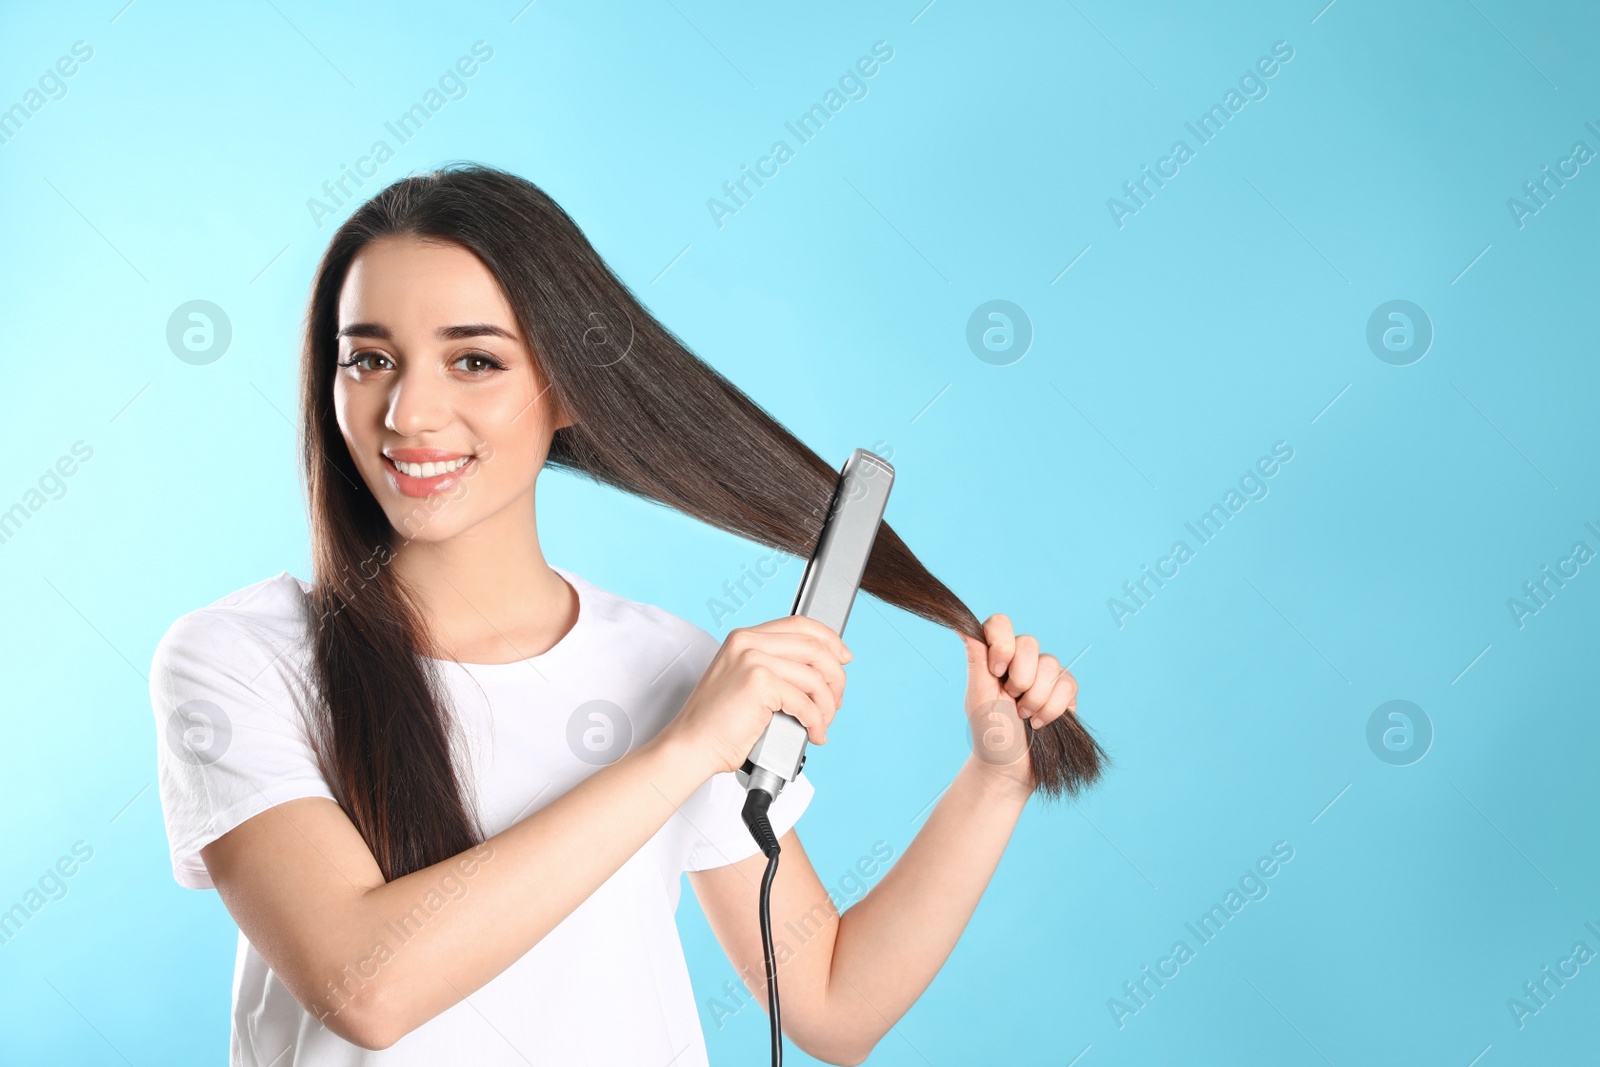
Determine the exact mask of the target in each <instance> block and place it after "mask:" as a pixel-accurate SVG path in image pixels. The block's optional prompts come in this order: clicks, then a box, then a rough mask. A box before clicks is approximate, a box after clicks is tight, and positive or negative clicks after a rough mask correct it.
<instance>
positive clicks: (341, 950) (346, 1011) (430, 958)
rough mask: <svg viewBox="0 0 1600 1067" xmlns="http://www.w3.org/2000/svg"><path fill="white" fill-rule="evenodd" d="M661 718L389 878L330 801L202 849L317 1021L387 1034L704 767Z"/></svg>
mask: <svg viewBox="0 0 1600 1067" xmlns="http://www.w3.org/2000/svg"><path fill="white" fill-rule="evenodd" d="M685 748H686V746H685V745H684V744H683V743H682V742H680V741H677V740H676V739H675V736H674V735H673V734H672V732H670V731H663V732H662V733H660V734H658V735H656V737H655V738H653V739H652V740H650V741H648V742H646V743H644V744H642V745H640V746H639V747H638V748H636V749H635V750H634V751H632V752H630V753H628V754H627V755H626V756H623V757H622V758H621V759H619V760H617V761H616V762H615V763H612V764H610V765H609V766H606V767H603V768H601V769H600V770H598V771H596V772H594V773H593V774H591V775H589V776H588V777H587V778H585V779H584V780H583V781H582V782H580V783H578V784H577V785H576V786H574V787H573V788H572V789H571V790H569V791H568V792H566V793H565V794H563V795H562V796H560V797H558V798H557V799H555V800H553V801H551V802H550V803H549V804H548V805H547V806H545V807H544V808H541V809H540V810H539V811H537V812H534V813H533V814H532V815H529V816H528V817H527V818H525V819H523V820H522V821H520V822H518V823H517V824H516V825H514V826H512V827H511V828H509V829H507V830H505V831H504V832H502V833H499V834H496V835H495V836H493V837H491V838H489V839H488V840H487V841H485V842H484V843H483V844H481V845H479V846H477V847H475V848H473V849H470V850H468V851H467V852H464V853H462V854H461V855H460V856H457V857H453V858H452V859H449V860H445V861H443V862H441V863H436V864H434V865H433V866H431V867H426V868H424V869H422V870H419V871H414V872H412V873H411V874H408V875H406V876H404V877H402V878H397V879H395V880H394V881H392V882H387V883H386V882H384V880H383V875H382V873H381V872H380V871H379V868H378V865H377V862H376V860H374V859H373V857H372V852H371V851H370V850H369V849H368V848H367V845H366V842H364V841H363V840H362V838H361V835H360V833H359V832H357V830H356V828H355V826H354V825H353V824H352V823H351V822H350V820H349V818H348V817H347V816H346V815H345V814H344V812H343V810H341V809H340V807H339V806H338V805H337V804H335V803H333V802H332V801H330V800H328V799H326V798H323V797H307V798H303V799H300V800H294V801H290V802H288V803H286V804H280V805H278V806H276V807H274V808H270V809H268V810H267V811H264V812H262V813H261V814H259V815H257V816H255V817H254V818H251V819H249V820H247V821H245V822H244V823H242V824H240V825H239V826H237V827H235V828H234V829H233V830H231V831H229V832H228V833H226V834H224V835H223V836H221V837H219V838H218V839H217V840H216V841H214V842H212V843H211V844H209V845H207V846H206V847H205V848H204V849H202V850H201V852H200V855H201V858H202V859H203V860H204V861H205V864H206V869H207V870H208V871H209V872H210V874H211V879H212V881H213V882H214V883H215V884H216V887H217V890H218V892H219V893H220V894H221V896H222V900H223V903H224V904H226V905H227V908H228V911H229V912H230V913H232V915H233V918H234V921H235V922H237V923H238V924H239V929H240V930H242V931H243V932H244V935H245V937H247V938H248V939H249V941H250V943H251V944H252V945H254V946H255V948H256V950H257V951H258V952H260V953H261V956H262V958H263V959H265V960H266V961H267V964H268V965H269V966H270V967H271V968H272V970H273V973H275V974H277V975H278V977H279V978H280V979H282V981H283V983H284V985H285V986H287V987H288V989H289V991H290V992H291V993H293V994H294V996H295V998H296V999H297V1000H299V1001H300V1003H301V1004H302V1005H304V1006H305V1007H306V1010H307V1011H309V1012H311V1013H312V1014H313V1015H315V1016H317V1017H318V1018H319V1019H320V1020H321V1021H322V1023H323V1025H325V1026H327V1028H328V1029H330V1030H332V1031H333V1032H334V1033H336V1034H338V1035H339V1036H340V1037H343V1038H344V1039H345V1040H347V1041H351V1042H353V1043H355V1044H357V1045H360V1046H362V1047H363V1048H368V1049H382V1048H387V1047H388V1046H390V1045H392V1044H393V1043H394V1042H396V1041H398V1040H399V1039H400V1038H401V1037H403V1036H404V1035H405V1034H407V1033H409V1032H410V1031H411V1030H413V1029H415V1028H416V1027H417V1026H420V1025H421V1024H422V1023H424V1022H426V1021H427V1020H429V1019H431V1018H433V1017H434V1016H435V1015H438V1014H439V1013H440V1012H442V1011H444V1010H445V1009H447V1008H449V1007H451V1006H452V1005H454V1004H456V1003H457V1002H459V1001H460V1000H461V999H462V998H464V997H466V996H468V995H470V994H471V993H473V992H474V991H476V990H477V989H479V988H480V987H481V986H483V985H484V984H485V983H486V982H488V981H489V980H490V979H492V978H494V977H495V976H496V975H498V974H499V973H500V972H501V971H504V970H505V969H506V968H507V967H509V966H510V965H511V964H512V963H514V962H516V960H517V959H518V958H519V957H521V956H522V955H523V954H524V953H526V952H527V951H528V950H529V949H530V948H532V947H533V946H534V945H535V944H537V943H538V942H539V940H540V939H541V938H543V937H544V936H545V935H546V934H547V933H549V932H550V931H551V930H552V929H554V928H555V927H556V925H558V924H559V923H560V922H561V920H562V919H564V918H566V916H567V915H569V914H570V913H571V912H572V910H573V909H574V908H576V907H577V906H578V905H579V904H580V903H582V902H583V901H584V900H585V899H586V898H587V897H588V896H589V895H590V894H592V893H593V892H594V891H595V890H596V889H597V888H599V887H600V885H601V884H602V883H604V882H605V880H606V879H607V878H609V877H611V875H612V874H614V873H615V872H616V871H617V870H618V869H620V868H621V867H622V865H623V864H624V863H625V862H626V861H627V860H628V857H630V856H632V855H633V854H634V853H635V852H637V851H638V850H639V848H640V847H641V846H643V845H644V843H645V842H646V841H648V840H649V839H650V838H651V836H653V835H654V834H655V832H656V831H657V830H659V829H661V827H662V826H663V825H664V824H665V823H666V822H667V820H668V819H669V818H670V817H671V816H672V813H673V812H674V811H675V810H676V809H677V806H678V805H680V804H682V803H683V802H684V801H685V800H686V799H688V797H689V795H690V794H691V793H693V792H694V790H695V789H696V788H698V787H699V785H700V784H701V783H702V782H704V781H705V780H706V779H707V778H708V777H709V773H703V772H704V771H705V770H706V760H705V759H704V758H703V756H702V755H701V754H699V753H695V752H692V751H686V750H685Z"/></svg>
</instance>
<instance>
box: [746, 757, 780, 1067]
mask: <svg viewBox="0 0 1600 1067" xmlns="http://www.w3.org/2000/svg"><path fill="white" fill-rule="evenodd" d="M771 806H772V794H771V793H769V792H767V791H766V790H765V789H752V790H750V792H748V793H746V794H745V798H744V810H743V811H742V812H740V815H741V817H742V818H743V819H744V824H745V826H746V827H748V828H749V830H750V836H751V837H753V838H755V839H756V844H757V845H758V846H760V848H761V852H762V854H763V855H765V856H766V857H767V870H766V873H765V874H763V875H762V876H761V904H760V908H759V912H760V916H761V951H762V954H763V955H764V956H765V957H766V964H767V1016H768V1018H769V1021H770V1022H771V1024H772V1067H783V1025H782V1023H780V1022H779V1019H778V961H777V960H776V959H775V958H774V957H773V952H772V879H773V877H774V876H775V875H776V874H777V873H778V852H779V849H778V836H777V835H776V834H774V833H773V832H772V823H771V822H769V821H768V819H767V809H768V808H769V807H771Z"/></svg>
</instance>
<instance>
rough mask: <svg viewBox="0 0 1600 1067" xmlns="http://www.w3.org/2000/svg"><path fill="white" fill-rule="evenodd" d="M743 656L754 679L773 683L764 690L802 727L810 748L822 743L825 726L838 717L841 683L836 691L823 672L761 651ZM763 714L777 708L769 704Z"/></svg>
mask: <svg viewBox="0 0 1600 1067" xmlns="http://www.w3.org/2000/svg"><path fill="white" fill-rule="evenodd" d="M746 655H747V656H749V657H750V663H751V664H753V665H754V666H755V668H756V671H757V674H756V676H757V677H761V674H760V673H759V672H762V671H764V672H765V673H766V675H767V676H768V677H770V678H771V679H772V680H773V683H774V687H767V690H768V692H770V693H775V694H776V696H777V699H778V700H779V702H780V703H781V706H782V710H783V711H785V712H787V713H788V714H790V715H793V716H794V717H795V718H796V719H799V720H800V722H801V723H802V724H804V725H805V727H806V732H807V733H809V734H810V735H811V740H812V742H813V743H814V744H819V745H820V744H822V743H823V742H824V741H826V740H827V733H828V726H829V724H830V723H832V722H833V717H834V716H835V715H837V714H838V713H839V704H840V700H841V696H842V693H843V688H844V686H843V683H842V682H840V684H839V687H838V689H837V691H836V690H835V688H834V686H833V685H832V684H831V683H830V682H829V680H828V678H827V677H826V675H825V673H824V672H823V671H821V670H818V669H817V668H816V667H814V666H812V665H810V664H808V663H798V662H796V661H795V660H793V659H788V658H786V657H783V656H776V655H773V654H771V653H769V652H767V651H765V650H763V649H751V650H750V651H749V652H747V653H746ZM835 669H836V670H837V669H838V667H837V665H835ZM841 674H842V672H841ZM767 710H769V711H777V710H778V708H776V707H773V706H771V704H770V703H769V704H768V708H767Z"/></svg>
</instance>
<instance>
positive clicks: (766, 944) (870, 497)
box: [734, 448, 894, 1067]
mask: <svg viewBox="0 0 1600 1067" xmlns="http://www.w3.org/2000/svg"><path fill="white" fill-rule="evenodd" d="M893 484H894V468H893V467H891V466H890V465H889V464H888V462H887V461H885V460H884V459H883V458H882V457H880V456H878V455H877V454H876V453H873V452H869V451H867V450H866V449H864V448H858V449H856V450H855V451H854V452H852V453H851V454H850V458H849V459H848V460H846V461H845V464H844V467H843V469H842V470H841V471H840V472H839V484H838V485H837V486H835V488H834V491H833V500H832V502H831V503H829V505H828V517H827V519H826V521H824V523H823V526H822V535H821V537H820V538H819V539H818V541H817V547H816V550H815V551H814V552H813V553H812V556H811V559H810V560H809V561H808V562H807V563H806V569H805V573H804V574H802V575H801V576H800V590H799V592H798V593H796V595H795V599H794V607H793V609H791V610H790V612H789V614H791V615H804V616H806V617H807V618H809V619H816V620H817V621H818V622H821V623H824V624H826V625H827V626H828V628H829V629H831V630H833V632H834V633H836V634H838V635H839V636H841V637H843V636H844V624H845V620H846V619H848V618H849V617H850V606H851V604H853V603H854V602H855V599H856V590H857V589H859V588H860V586H861V576H862V575H863V574H864V573H866V569H867V558H868V557H869V556H870V555H871V554H872V545H873V542H874V541H876V540H877V537H878V526H879V525H880V524H881V523H882V522H883V509H884V506H885V505H886V504H888V502H889V489H890V487H891V486H892V485H893ZM805 762H806V728H805V727H804V726H803V725H801V723H800V720H799V719H796V718H795V717H794V716H793V715H789V714H787V713H785V712H782V711H779V712H774V713H773V716H772V721H771V722H770V723H768V724H767V728H766V730H765V732H763V733H762V735H761V739H760V740H759V741H757V742H756V745H755V747H754V748H752V749H751V750H750V756H749V758H747V759H746V760H745V761H744V765H743V766H742V767H740V768H739V770H738V771H736V772H734V773H735V775H736V777H737V778H738V780H739V784H740V785H742V786H744V787H745V789H746V790H748V792H747V793H746V795H745V801H744V810H743V812H742V813H741V814H742V815H743V818H744V824H745V826H747V827H748V828H749V830H750V835H751V836H752V837H754V838H755V839H756V844H757V845H759V846H760V847H761V851H762V853H763V854H764V855H765V856H766V857H767V870H766V873H765V874H764V875H762V878H761V903H760V909H759V911H760V920H761V948H762V951H763V953H764V954H765V957H766V965H767V1015H768V1016H769V1018H770V1021H771V1026H772V1064H773V1067H780V1065H781V1064H782V1063H783V1029H782V1025H781V1024H780V1022H779V1019H778V967H777V962H776V960H774V958H773V951H772V917H771V910H770V898H771V892H772V879H773V876H774V875H775V874H777V871H778V838H777V835H776V834H774V833H773V832H772V823H771V822H770V821H769V820H768V818H767V809H768V808H770V807H771V806H772V802H773V801H774V800H776V799H777V797H778V794H779V793H781V792H783V787H784V786H786V785H788V784H789V783H790V782H792V781H794V780H795V776H796V775H798V774H799V773H800V768H801V767H804V766H805Z"/></svg>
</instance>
